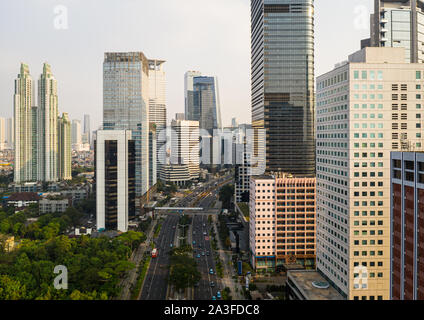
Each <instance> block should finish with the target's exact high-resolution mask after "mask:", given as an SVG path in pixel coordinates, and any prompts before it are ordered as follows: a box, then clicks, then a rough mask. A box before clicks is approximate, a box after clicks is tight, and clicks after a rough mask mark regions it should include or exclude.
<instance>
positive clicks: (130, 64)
mask: <svg viewBox="0 0 424 320" xmlns="http://www.w3.org/2000/svg"><path fill="white" fill-rule="evenodd" d="M103 129H104V130H131V131H132V138H133V139H134V141H135V144H136V153H137V165H136V194H137V197H141V196H142V195H144V194H145V193H146V192H147V191H148V190H149V189H150V186H149V61H148V59H147V58H146V57H145V55H144V54H143V53H141V52H115V53H106V54H105V60H104V63H103Z"/></svg>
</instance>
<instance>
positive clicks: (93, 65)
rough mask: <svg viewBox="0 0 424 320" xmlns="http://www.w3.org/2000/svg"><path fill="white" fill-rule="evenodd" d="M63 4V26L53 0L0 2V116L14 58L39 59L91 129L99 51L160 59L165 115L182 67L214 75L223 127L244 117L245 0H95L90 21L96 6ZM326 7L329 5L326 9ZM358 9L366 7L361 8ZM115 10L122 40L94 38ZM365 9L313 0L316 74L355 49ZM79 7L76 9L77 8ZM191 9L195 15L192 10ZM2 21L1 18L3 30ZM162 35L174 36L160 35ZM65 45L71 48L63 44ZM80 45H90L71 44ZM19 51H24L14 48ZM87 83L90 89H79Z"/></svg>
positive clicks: (364, 1) (180, 83) (179, 89)
mask: <svg viewBox="0 0 424 320" xmlns="http://www.w3.org/2000/svg"><path fill="white" fill-rule="evenodd" d="M63 4H64V6H65V7H66V8H67V9H68V24H69V25H68V29H66V30H56V29H55V28H54V19H55V14H54V8H55V6H56V5H57V3H55V2H54V1H46V2H43V3H42V4H41V3H40V2H34V3H33V4H27V3H24V2H23V1H15V2H13V3H1V4H0V9H1V12H8V17H5V18H4V19H2V21H1V22H0V25H2V26H3V28H1V31H0V34H1V35H2V39H5V41H6V43H7V44H8V47H9V49H10V50H8V52H2V53H0V55H1V57H2V61H3V63H2V64H0V73H1V74H2V76H1V77H0V88H1V89H0V104H1V105H2V108H0V117H5V118H10V117H11V116H12V111H13V105H12V99H11V97H10V91H11V90H12V88H13V79H14V78H15V76H16V74H15V73H16V71H15V70H16V66H17V65H19V64H20V63H21V61H22V62H24V63H26V64H28V65H33V66H36V67H37V66H38V61H40V60H41V61H47V62H48V63H49V64H50V65H52V67H53V68H54V70H55V75H56V77H57V79H58V80H60V83H59V84H58V85H59V87H58V94H59V101H60V105H61V110H63V111H64V112H68V113H69V116H70V118H71V119H81V120H82V119H83V117H84V114H86V113H88V114H90V115H91V117H92V130H95V129H97V127H98V126H99V125H100V124H101V121H102V119H101V114H102V112H101V110H102V71H101V70H102V60H103V59H102V58H103V55H104V53H105V52H115V51H143V52H145V53H146V55H148V56H149V57H150V56H152V57H156V58H160V59H165V60H167V65H166V68H165V69H166V70H165V71H166V73H167V81H168V90H167V91H168V92H167V101H168V110H167V111H168V114H167V115H168V119H169V121H170V119H172V117H173V115H174V114H175V113H177V112H183V110H184V73H185V72H186V71H188V70H201V71H202V72H203V73H204V74H214V75H216V76H218V78H219V79H220V87H221V88H222V89H221V92H220V94H221V105H222V119H223V126H227V125H229V124H230V122H231V118H232V117H236V118H237V119H238V121H239V123H250V121H251V119H250V111H251V106H250V32H249V30H250V19H249V16H250V2H249V1H247V0H234V1H231V3H228V1H222V0H219V1H214V3H213V4H208V3H207V2H205V1H193V0H187V1H184V4H178V5H177V4H174V3H172V2H170V1H162V2H159V3H157V2H156V1H154V2H149V3H136V2H133V1H128V0H127V1H121V2H120V6H119V7H118V8H117V5H115V4H112V3H111V2H107V1H103V2H102V8H103V9H104V10H102V13H103V16H98V17H96V19H97V18H98V19H99V21H100V22H99V23H98V24H95V25H93V24H92V22H91V21H92V18H93V16H92V15H93V14H95V12H96V11H95V8H96V4H84V8H81V6H82V3H80V2H75V1H72V2H71V1H64V3H63ZM330 6H331V7H332V10H326V9H328V8H329V7H330ZM139 8H141V9H143V8H145V10H147V11H149V12H158V14H159V12H160V13H161V17H162V16H163V18H160V19H159V18H158V14H152V16H151V17H149V16H146V17H145V18H146V19H145V20H143V19H136V16H135V15H134V13H133V12H140V9H139ZM365 9H366V10H368V11H366V12H364V10H365ZM116 10H119V12H121V13H122V14H123V15H124V14H128V19H126V21H120V23H121V24H120V25H119V27H118V28H115V29H116V31H113V33H112V35H113V34H116V33H117V32H118V33H119V31H121V32H122V31H124V30H127V29H128V28H131V30H133V29H134V30H135V31H131V32H129V33H128V34H127V36H126V37H125V38H121V37H119V38H118V37H113V36H111V37H107V38H105V37H104V36H102V35H100V36H99V37H100V38H98V32H97V31H98V30H100V29H101V30H103V26H104V25H103V23H101V22H103V21H106V20H108V19H111V17H110V15H111V14H112V13H114V12H115V11H116ZM333 11H338V12H339V13H340V14H339V15H338V16H337V17H332V19H333V20H334V23H335V24H337V23H343V24H344V28H340V30H334V28H332V27H331V25H330V24H326V23H325V21H326V19H328V18H329V17H330V15H331V12H333ZM372 11H373V1H372V0H355V1H351V2H349V3H348V4H339V3H334V1H331V2H330V0H321V1H320V2H317V3H316V4H315V18H316V23H315V24H316V33H315V36H316V61H315V64H316V70H315V75H316V76H317V75H320V74H322V73H323V72H325V71H326V70H328V69H331V68H332V66H333V64H334V61H342V60H343V59H344V58H345V57H346V56H347V55H348V54H349V53H350V52H353V51H355V50H357V49H358V46H359V41H360V40H361V39H363V38H366V37H367V36H368V35H369V14H370V13H371V12H372ZM74 12H78V13H79V14H78V16H75V17H74ZM81 12H83V14H80V13H81ZM141 12H144V10H141ZM194 12H195V13H196V14H193V13H194ZM18 14H24V15H30V16H31V17H32V18H31V19H29V20H26V22H25V23H24V24H23V26H21V25H20V26H17V25H15V21H17V20H19V19H17V18H16V17H17V15H18ZM90 14H91V15H90ZM235 14H237V17H236V20H237V23H234V20H233V18H234V15H235ZM143 16H144V15H143ZM13 17H15V19H14V18H13ZM33 17H37V23H36V24H35V23H34V24H35V25H33V24H32V22H33V21H34V20H32V19H34V18H33ZM364 17H365V18H364ZM162 19H167V20H170V21H171V23H172V24H173V25H177V26H178V27H177V28H171V29H169V28H168V27H166V28H167V29H169V30H164V28H163V27H161V21H162ZM142 21H145V22H142ZM186 21H191V22H186ZM204 21H206V22H207V21H211V22H212V21H217V24H214V28H213V29H211V30H213V31H210V32H209V33H208V35H209V37H206V38H207V39H204V40H202V39H201V38H200V39H199V37H198V36H197V34H198V33H199V32H200V33H202V32H203V31H197V30H195V28H191V25H192V24H194V23H196V22H199V23H200V22H204ZM346 21H350V23H349V22H348V23H346ZM6 24H8V27H7V28H6V27H5V25H6ZM152 25H153V26H154V27H155V28H156V29H155V30H156V31H157V32H156V34H155V33H154V32H149V33H143V32H142V31H141V30H145V29H146V28H147V26H149V30H150V28H151V26H152ZM165 25H166V24H165ZM115 27H116V26H115ZM27 28H31V30H32V32H31V38H27V37H28V35H27V34H26V33H24V32H25V30H26V29H27ZM107 28H108V27H107ZM173 29H175V30H173ZM6 30H14V33H13V34H14V36H13V37H11V34H9V32H6ZM170 32H171V34H170ZM330 32H331V33H330ZM21 33H23V34H21ZM41 34H46V38H45V39H44V38H42V37H41ZM105 34H107V32H106V33H105ZM38 35H39V36H40V37H38ZM82 35H83V36H82ZM94 37H95V38H94ZM184 37H185V38H184ZM167 38H170V39H174V40H172V41H171V42H169V41H166V42H165V41H164V42H161V41H160V39H167ZM17 39H26V41H17ZM94 39H95V40H94ZM194 39H196V46H195V47H193V46H192V45H190V41H192V40H193V41H194ZM334 39H338V40H337V43H339V46H338V48H337V49H338V50H328V49H326V48H327V47H331V46H330V44H332V43H333V41H334ZM181 40H182V41H181ZM33 41H36V43H34V42H33ZM40 41H41V43H39V42H40ZM44 41H49V42H51V43H55V44H57V46H56V45H55V46H52V45H49V43H46V45H47V46H48V47H49V49H51V50H47V49H46V48H45V46H44V45H43V43H44ZM22 44H24V46H22ZM27 46H31V47H32V48H33V50H31V51H30V52H29V51H28V50H27V49H25V48H26V47H27ZM68 46H69V47H72V48H75V49H69V47H68ZM82 46H84V47H88V48H89V49H90V50H84V51H83V50H77V49H78V48H82ZM34 47H36V48H34ZM50 47H51V48H50ZM22 52H25V53H24V54H22ZM224 55H225V57H224ZM71 66H72V67H71ZM75 66H76V67H75ZM82 71H84V78H81V77H80V75H81V72H82ZM32 73H33V74H39V73H41V70H40V69H38V67H37V68H34V67H33V70H32ZM87 87H90V88H91V89H90V90H84V88H87ZM76 97H78V98H76ZM8 106H10V108H9V107H8ZM246 110H248V111H249V112H246ZM169 121H168V122H169Z"/></svg>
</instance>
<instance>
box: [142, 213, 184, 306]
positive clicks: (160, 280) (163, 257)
mask: <svg viewBox="0 0 424 320" xmlns="http://www.w3.org/2000/svg"><path fill="white" fill-rule="evenodd" d="M178 220H179V217H178V216H177V215H175V216H167V217H166V218H165V220H164V221H163V224H162V228H161V231H160V234H159V237H158V238H157V239H156V240H155V243H156V248H157V249H158V256H157V258H152V260H151V263H150V267H149V270H148V272H147V274H146V281H145V283H144V287H143V291H142V293H141V296H140V300H165V299H166V291H167V288H168V276H169V263H170V256H169V251H170V250H171V248H170V244H171V243H173V242H174V236H175V232H176V229H174V228H173V227H174V226H176V225H177V224H178Z"/></svg>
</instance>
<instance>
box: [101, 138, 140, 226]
mask: <svg viewBox="0 0 424 320" xmlns="http://www.w3.org/2000/svg"><path fill="white" fill-rule="evenodd" d="M96 141H97V143H96V151H95V152H96V161H95V162H96V208H97V209H96V210H97V211H96V217H97V220H96V221H97V229H98V230H102V229H103V230H117V231H121V232H127V231H128V220H129V219H131V218H134V217H135V198H136V191H135V179H136V177H135V173H136V169H135V166H136V149H135V148H136V145H135V141H134V140H132V131H131V130H113V131H112V130H101V131H100V130H99V131H97V140H96Z"/></svg>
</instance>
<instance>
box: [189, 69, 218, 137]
mask: <svg viewBox="0 0 424 320" xmlns="http://www.w3.org/2000/svg"><path fill="white" fill-rule="evenodd" d="M188 111H189V115H188V118H187V120H192V121H199V128H200V129H201V130H202V129H203V130H207V131H208V132H209V134H211V135H213V130H214V129H222V121H221V104H220V100H219V89H218V78H217V77H194V78H193V108H192V109H189V110H188ZM186 117H187V114H186Z"/></svg>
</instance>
